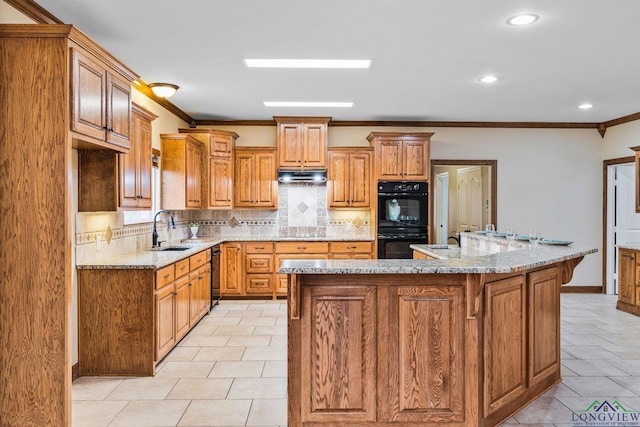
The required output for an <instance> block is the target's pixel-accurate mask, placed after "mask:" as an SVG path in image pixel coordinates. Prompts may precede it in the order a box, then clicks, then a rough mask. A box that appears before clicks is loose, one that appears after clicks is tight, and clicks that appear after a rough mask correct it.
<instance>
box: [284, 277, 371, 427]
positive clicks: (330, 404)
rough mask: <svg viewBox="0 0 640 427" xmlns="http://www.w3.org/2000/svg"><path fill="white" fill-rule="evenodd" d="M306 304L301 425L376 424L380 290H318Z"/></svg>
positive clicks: (307, 295)
mask: <svg viewBox="0 0 640 427" xmlns="http://www.w3.org/2000/svg"><path fill="white" fill-rule="evenodd" d="M303 301H304V302H305V306H304V307H303V312H304V313H307V314H308V315H307V316H305V317H304V319H303V321H302V323H301V343H300V344H301V346H300V351H301V352H302V358H303V360H309V361H311V363H310V365H309V366H308V369H302V370H301V378H300V383H301V393H302V395H303V396H307V398H306V399H302V408H301V421H302V422H303V423H306V422H323V421H324V422H331V423H340V422H344V423H352V424H357V423H358V422H362V423H364V422H369V421H375V419H376V359H377V354H376V352H377V348H376V339H375V333H376V326H377V318H376V288H375V287H374V286H368V287H364V286H363V287H358V288H348V287H344V286H339V285H336V286H332V285H330V286H318V287H314V288H310V289H305V290H304V296H303ZM290 425H291V424H290Z"/></svg>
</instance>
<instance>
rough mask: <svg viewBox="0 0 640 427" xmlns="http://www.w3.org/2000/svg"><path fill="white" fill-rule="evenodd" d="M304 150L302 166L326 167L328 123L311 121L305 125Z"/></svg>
mask: <svg viewBox="0 0 640 427" xmlns="http://www.w3.org/2000/svg"><path fill="white" fill-rule="evenodd" d="M303 132H304V135H303V144H304V147H303V152H304V158H303V160H302V166H304V167H305V168H316V167H317V168H324V167H326V154H325V153H326V152H327V143H326V141H327V136H326V132H327V125H326V124H316V123H309V124H305V125H303Z"/></svg>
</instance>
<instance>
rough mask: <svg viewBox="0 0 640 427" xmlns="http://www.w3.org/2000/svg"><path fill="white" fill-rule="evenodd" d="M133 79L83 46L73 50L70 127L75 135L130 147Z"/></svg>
mask: <svg viewBox="0 0 640 427" xmlns="http://www.w3.org/2000/svg"><path fill="white" fill-rule="evenodd" d="M130 122H131V81H128V80H127V79H125V78H124V77H122V76H120V75H118V74H116V73H115V72H114V71H112V70H111V69H110V67H108V66H107V65H106V64H103V63H102V62H101V61H99V60H97V59H96V58H94V57H93V56H91V55H89V54H85V53H84V52H83V51H81V50H80V49H76V48H72V49H71V130H72V131H73V132H75V135H74V136H75V137H76V138H77V139H79V140H84V141H86V142H89V143H94V144H97V145H100V146H103V147H106V148H112V149H114V150H116V151H121V152H127V151H128V150H129V145H130V143H129V138H130V134H131V123H130Z"/></svg>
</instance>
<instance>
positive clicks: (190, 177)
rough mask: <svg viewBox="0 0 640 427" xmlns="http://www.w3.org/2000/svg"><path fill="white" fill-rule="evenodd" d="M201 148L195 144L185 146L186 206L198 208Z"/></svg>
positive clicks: (200, 180) (200, 190)
mask: <svg viewBox="0 0 640 427" xmlns="http://www.w3.org/2000/svg"><path fill="white" fill-rule="evenodd" d="M201 162H202V150H201V149H200V147H198V146H197V145H196V144H193V143H190V142H188V143H187V146H186V174H187V176H186V185H187V188H186V195H187V200H186V206H187V207H188V208H199V207H200V206H201V198H202V188H201V185H202V166H201Z"/></svg>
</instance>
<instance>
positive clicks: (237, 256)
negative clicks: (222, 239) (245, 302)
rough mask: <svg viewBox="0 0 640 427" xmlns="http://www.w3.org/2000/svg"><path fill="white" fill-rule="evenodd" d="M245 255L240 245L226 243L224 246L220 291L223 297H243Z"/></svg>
mask: <svg viewBox="0 0 640 427" xmlns="http://www.w3.org/2000/svg"><path fill="white" fill-rule="evenodd" d="M243 258H244V255H243V253H242V248H241V244H240V243H225V244H224V245H223V246H222V259H221V263H220V266H221V273H220V290H221V292H222V295H243V294H244V292H243V288H244V286H243V284H242V281H243V280H244V272H243V270H242V263H243Z"/></svg>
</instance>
